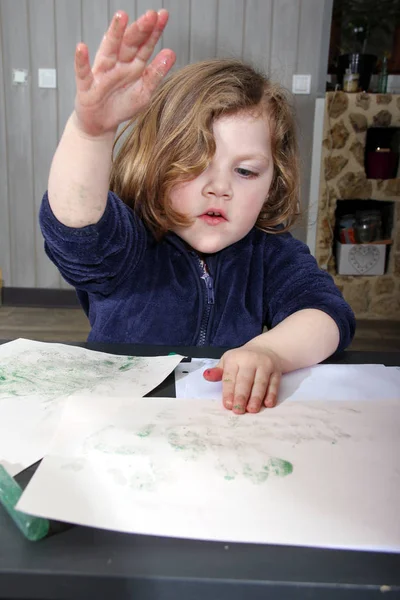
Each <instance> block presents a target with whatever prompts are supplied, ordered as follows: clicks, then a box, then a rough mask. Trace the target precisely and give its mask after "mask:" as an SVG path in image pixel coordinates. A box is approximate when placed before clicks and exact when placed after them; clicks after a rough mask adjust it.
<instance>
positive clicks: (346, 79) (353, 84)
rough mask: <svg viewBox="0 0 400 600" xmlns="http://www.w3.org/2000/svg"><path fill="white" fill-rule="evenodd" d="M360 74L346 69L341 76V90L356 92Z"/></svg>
mask: <svg viewBox="0 0 400 600" xmlns="http://www.w3.org/2000/svg"><path fill="white" fill-rule="evenodd" d="M359 79H360V76H359V74H358V73H352V72H351V69H346V72H345V74H344V76H343V91H344V92H357V91H358V84H359Z"/></svg>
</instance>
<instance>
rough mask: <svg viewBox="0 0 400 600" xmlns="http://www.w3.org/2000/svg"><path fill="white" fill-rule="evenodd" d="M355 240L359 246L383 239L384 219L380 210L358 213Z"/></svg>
mask: <svg viewBox="0 0 400 600" xmlns="http://www.w3.org/2000/svg"><path fill="white" fill-rule="evenodd" d="M354 229H355V238H356V241H357V243H359V244H368V243H370V242H375V241H377V240H380V239H382V217H381V213H380V211H379V210H362V211H357V212H356V222H355V226H354Z"/></svg>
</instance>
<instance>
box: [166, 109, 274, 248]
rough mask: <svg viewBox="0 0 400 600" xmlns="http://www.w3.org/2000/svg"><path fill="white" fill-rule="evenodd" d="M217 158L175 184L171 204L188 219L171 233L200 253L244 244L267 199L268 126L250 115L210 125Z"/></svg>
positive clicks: (269, 164)
mask: <svg viewBox="0 0 400 600" xmlns="http://www.w3.org/2000/svg"><path fill="white" fill-rule="evenodd" d="M213 133H214V138H215V143H216V151H215V155H214V157H213V159H212V161H211V163H210V164H209V166H208V167H207V169H206V170H205V171H203V173H201V174H200V175H199V176H198V177H196V179H193V180H192V181H189V182H186V183H183V184H178V185H177V186H176V187H175V188H173V189H172V191H171V195H170V199H171V203H172V206H173V208H174V209H176V210H177V211H179V212H180V213H183V214H185V215H187V216H189V217H191V218H193V220H194V222H193V224H192V225H190V226H189V227H175V228H173V231H174V232H175V233H176V234H177V235H179V236H180V237H181V238H182V239H183V240H185V241H186V242H187V243H188V244H189V245H190V246H191V247H192V248H194V249H195V250H197V251H198V252H200V253H203V254H211V253H213V252H218V251H219V250H222V249H223V248H226V247H227V246H230V245H231V244H234V243H235V242H237V241H238V240H240V239H242V238H243V237H244V236H245V235H247V233H248V232H249V231H250V230H251V229H252V227H253V226H254V225H255V223H256V221H257V218H258V215H259V214H260V211H261V208H262V206H263V204H264V202H265V200H266V198H267V196H268V192H269V188H270V186H271V182H272V178H273V172H274V165H273V162H272V152H271V136H270V129H269V125H268V121H267V120H266V119H265V118H262V117H254V116H251V115H250V114H248V113H246V114H237V115H232V116H227V117H221V118H220V119H218V120H216V121H215V123H214V126H213Z"/></svg>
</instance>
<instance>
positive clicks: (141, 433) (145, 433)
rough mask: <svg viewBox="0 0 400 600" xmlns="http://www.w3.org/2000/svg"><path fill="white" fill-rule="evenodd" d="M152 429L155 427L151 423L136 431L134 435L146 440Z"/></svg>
mask: <svg viewBox="0 0 400 600" xmlns="http://www.w3.org/2000/svg"><path fill="white" fill-rule="evenodd" d="M154 428H155V425H154V424H153V423H150V424H149V425H145V427H143V429H141V431H138V432H137V434H136V435H137V436H138V437H140V438H146V437H148V436H149V435H150V434H151V432H152V431H153V430H154Z"/></svg>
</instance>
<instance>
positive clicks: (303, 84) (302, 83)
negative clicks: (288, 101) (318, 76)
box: [292, 75, 311, 94]
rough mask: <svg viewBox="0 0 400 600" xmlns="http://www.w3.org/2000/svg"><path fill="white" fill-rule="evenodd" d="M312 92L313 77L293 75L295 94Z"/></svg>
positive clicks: (293, 90)
mask: <svg viewBox="0 0 400 600" xmlns="http://www.w3.org/2000/svg"><path fill="white" fill-rule="evenodd" d="M310 90H311V75H293V80H292V92H293V94H309V93H310Z"/></svg>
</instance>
